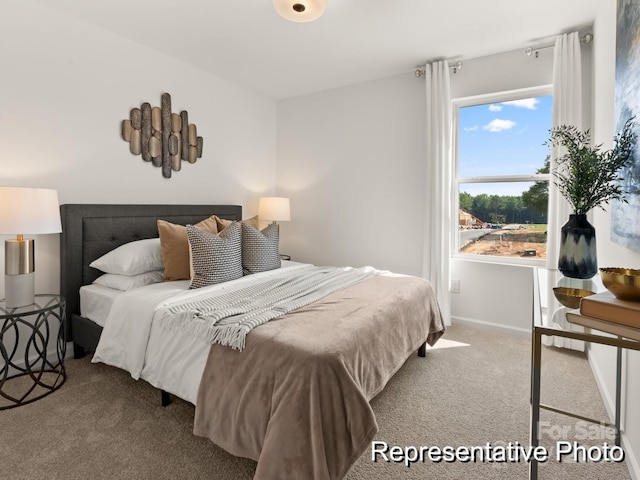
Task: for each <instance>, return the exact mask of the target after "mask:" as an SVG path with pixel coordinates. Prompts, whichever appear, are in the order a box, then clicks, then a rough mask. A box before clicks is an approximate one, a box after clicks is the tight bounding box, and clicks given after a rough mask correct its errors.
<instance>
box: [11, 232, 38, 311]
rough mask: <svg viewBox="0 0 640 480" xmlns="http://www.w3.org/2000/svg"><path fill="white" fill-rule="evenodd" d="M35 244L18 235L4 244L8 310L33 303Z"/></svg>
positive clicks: (29, 239)
mask: <svg viewBox="0 0 640 480" xmlns="http://www.w3.org/2000/svg"><path fill="white" fill-rule="evenodd" d="M34 247H35V242H34V240H33V239H32V238H27V239H24V238H22V235H18V238H16V239H15V240H5V242H4V258H5V266H4V273H5V276H4V293H5V304H6V306H7V308H17V307H24V306H26V305H31V304H32V303H33V296H34V290H35V275H36V274H35V254H34V252H35V248H34Z"/></svg>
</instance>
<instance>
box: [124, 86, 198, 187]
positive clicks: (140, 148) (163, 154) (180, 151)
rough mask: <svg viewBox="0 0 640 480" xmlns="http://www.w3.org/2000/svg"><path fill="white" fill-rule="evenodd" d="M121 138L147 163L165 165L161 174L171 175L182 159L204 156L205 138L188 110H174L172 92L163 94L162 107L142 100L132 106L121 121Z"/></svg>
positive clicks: (164, 175) (194, 159)
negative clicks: (191, 119)
mask: <svg viewBox="0 0 640 480" xmlns="http://www.w3.org/2000/svg"><path fill="white" fill-rule="evenodd" d="M122 138H123V139H124V140H125V141H126V142H129V150H130V151H131V153H133V154H134V155H142V159H143V160H144V161H145V162H151V163H152V164H153V165H154V166H156V167H162V176H163V177H165V178H171V171H172V170H175V171H178V170H180V166H181V163H182V160H186V161H187V162H189V163H195V161H196V160H197V159H198V158H200V157H202V137H198V135H197V130H196V126H195V125H194V124H189V117H188V115H187V112H186V111H185V110H183V111H181V112H180V114H179V115H178V114H177V113H171V95H169V94H168V93H163V94H162V99H161V106H160V107H153V108H152V107H151V105H149V104H148V103H143V104H142V105H141V106H140V108H132V109H131V113H130V115H129V118H128V119H126V120H123V121H122Z"/></svg>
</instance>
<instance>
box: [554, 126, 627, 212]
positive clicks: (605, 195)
mask: <svg viewBox="0 0 640 480" xmlns="http://www.w3.org/2000/svg"><path fill="white" fill-rule="evenodd" d="M634 127H635V122H634V118H633V117H632V118H630V119H629V120H627V121H626V122H625V124H624V127H623V128H622V130H621V131H620V132H618V133H617V134H616V136H615V137H614V139H613V148H612V149H611V150H607V151H602V150H601V149H602V144H600V145H595V146H591V135H590V133H589V130H587V131H584V132H583V131H580V130H578V129H577V128H576V127H574V126H567V125H561V126H559V127H556V128H553V129H552V130H551V138H550V140H549V142H547V143H550V144H551V145H553V146H561V147H564V148H565V153H564V155H562V156H561V157H559V158H558V160H557V162H558V163H557V167H556V168H555V169H554V171H553V175H554V177H555V178H556V181H555V182H554V183H555V184H556V185H557V186H558V189H559V190H560V193H562V195H563V196H564V198H566V199H567V201H568V202H569V203H570V204H571V207H572V208H573V212H574V213H576V214H584V213H587V212H588V211H589V210H591V209H592V208H596V207H600V208H602V209H603V210H604V205H605V204H606V203H608V202H609V201H610V200H620V201H622V202H625V203H628V202H627V200H626V198H625V197H626V195H627V193H628V192H627V191H626V190H624V189H623V187H622V185H621V182H620V181H621V180H622V178H621V177H620V176H619V172H620V170H621V169H622V168H624V167H626V166H628V165H629V164H630V163H631V161H632V158H633V156H632V155H633V149H634V146H635V143H636V137H637V135H636V133H635V129H634Z"/></svg>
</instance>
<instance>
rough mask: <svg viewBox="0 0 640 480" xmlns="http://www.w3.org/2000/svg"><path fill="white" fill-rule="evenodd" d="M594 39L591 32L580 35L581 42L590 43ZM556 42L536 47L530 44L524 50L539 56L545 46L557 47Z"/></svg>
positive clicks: (528, 53) (529, 54)
mask: <svg viewBox="0 0 640 480" xmlns="http://www.w3.org/2000/svg"><path fill="white" fill-rule="evenodd" d="M592 41H593V35H592V34H591V33H585V34H584V35H583V36H582V37H580V42H582V43H584V44H587V45H588V44H590V43H591V42H592ZM555 45H556V44H555V42H554V43H545V44H543V45H538V46H535V47H532V46H528V47H527V49H526V50H525V51H524V53H526V54H527V55H528V56H531V55H532V54H533V55H535V57H536V58H538V52H539V51H540V50H544V49H545V48H552V47H555Z"/></svg>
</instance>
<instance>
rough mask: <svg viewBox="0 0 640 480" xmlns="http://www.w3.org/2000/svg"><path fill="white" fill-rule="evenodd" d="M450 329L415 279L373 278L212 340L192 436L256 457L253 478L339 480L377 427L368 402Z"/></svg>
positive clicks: (422, 283)
mask: <svg viewBox="0 0 640 480" xmlns="http://www.w3.org/2000/svg"><path fill="white" fill-rule="evenodd" d="M442 333H444V325H443V323H442V319H441V315H440V311H439V308H438V305H437V302H436V300H435V295H434V293H433V290H432V288H431V286H430V285H429V283H428V282H426V281H425V280H423V279H420V278H416V277H404V276H377V277H374V278H372V279H369V280H366V281H364V282H362V283H359V284H357V285H354V286H351V287H349V288H346V289H344V290H341V291H338V292H336V293H332V294H331V295H329V296H327V297H325V298H324V299H322V300H320V301H318V302H315V303H313V304H311V305H309V306H307V307H304V308H301V309H299V310H296V311H294V312H292V313H289V314H287V315H285V316H283V317H280V318H278V319H274V320H272V321H270V322H268V323H266V324H264V325H261V326H259V327H257V328H255V329H254V330H253V331H252V332H251V333H250V334H249V335H248V336H247V341H246V348H245V350H244V351H242V352H239V351H237V350H232V349H230V348H228V347H223V346H220V345H212V347H211V350H210V352H209V358H208V360H207V367H206V368H205V372H204V374H203V377H202V381H201V384H200V390H199V392H198V399H197V403H196V412H195V421H194V433H195V434H196V435H199V436H204V437H208V438H210V439H211V440H212V441H213V442H214V443H215V444H217V445H219V446H220V447H222V448H224V449H225V450H227V451H228V452H230V453H232V454H233V455H236V456H240V457H248V458H252V459H254V460H256V461H257V462H258V465H257V468H256V473H255V477H254V478H255V479H264V480H266V479H268V480H280V479H305V480H306V479H309V480H311V479H317V480H319V479H340V478H342V477H344V476H345V475H346V473H347V472H348V470H349V468H350V467H351V465H353V463H354V462H355V460H356V459H357V458H358V457H359V456H360V455H361V454H362V453H363V452H364V450H365V449H366V448H367V446H368V444H369V442H371V440H372V439H373V438H374V435H375V433H376V432H377V431H378V425H377V423H376V419H375V416H374V413H373V410H372V409H371V406H370V405H369V400H370V399H371V398H373V397H374V396H375V395H376V394H378V393H379V392H380V391H381V390H382V389H383V388H384V386H385V384H386V383H387V381H388V380H389V378H391V376H392V375H393V374H394V373H395V372H396V371H397V370H398V369H399V368H400V367H401V366H402V364H403V363H404V362H405V360H406V359H407V358H408V356H409V355H411V354H412V353H413V352H415V351H416V350H417V349H418V347H419V346H420V345H421V344H422V343H423V342H424V341H425V340H426V341H427V342H428V343H429V344H434V343H435V342H436V341H437V339H438V338H439V337H440V336H441V335H442Z"/></svg>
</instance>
